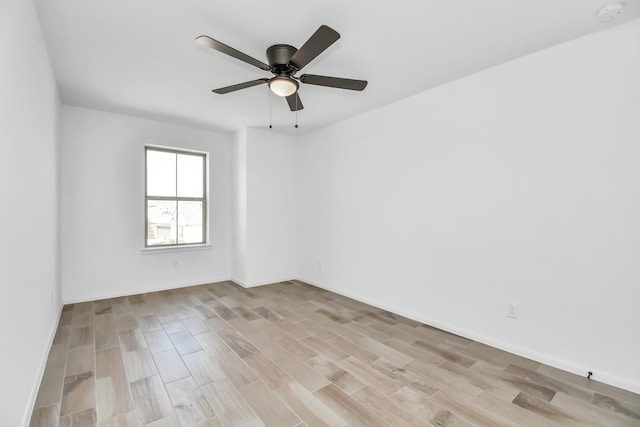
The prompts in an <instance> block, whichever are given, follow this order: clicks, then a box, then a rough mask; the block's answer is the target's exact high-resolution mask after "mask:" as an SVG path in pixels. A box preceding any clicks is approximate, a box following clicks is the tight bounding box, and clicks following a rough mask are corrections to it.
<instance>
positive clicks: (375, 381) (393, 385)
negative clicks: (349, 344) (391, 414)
mask: <svg viewBox="0 0 640 427" xmlns="http://www.w3.org/2000/svg"><path fill="white" fill-rule="evenodd" d="M336 364H337V365H338V366H340V367H341V368H342V369H344V370H345V371H347V372H349V373H350V374H351V375H353V376H354V377H356V378H357V379H358V380H360V381H361V382H363V383H365V384H368V385H370V386H372V387H373V388H375V389H376V390H379V391H381V392H382V393H384V394H385V395H387V396H390V395H392V394H393V393H395V392H396V391H398V390H400V388H402V387H403V386H404V384H403V383H401V382H398V381H394V380H393V379H391V378H389V377H388V376H386V375H384V374H382V373H380V372H379V371H377V370H376V369H374V368H372V367H371V366H369V365H367V364H366V363H364V362H362V361H360V360H358V359H356V358H354V357H348V358H346V359H344V360H340V361H339V362H336Z"/></svg>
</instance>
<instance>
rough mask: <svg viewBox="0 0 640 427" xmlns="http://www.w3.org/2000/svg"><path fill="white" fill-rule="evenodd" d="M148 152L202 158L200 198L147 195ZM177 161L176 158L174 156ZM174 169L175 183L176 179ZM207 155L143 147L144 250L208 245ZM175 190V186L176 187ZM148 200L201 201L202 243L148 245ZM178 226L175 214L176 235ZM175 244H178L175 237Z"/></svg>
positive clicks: (193, 151) (199, 152)
mask: <svg viewBox="0 0 640 427" xmlns="http://www.w3.org/2000/svg"><path fill="white" fill-rule="evenodd" d="M148 151H160V152H165V153H173V154H176V155H178V154H188V155H196V156H201V157H202V162H203V163H202V175H203V176H202V179H203V182H202V197H178V196H177V195H176V197H165V196H150V195H148V194H147V152H148ZM176 161H177V156H176ZM177 173H178V171H177V168H176V181H177V179H178V177H177ZM208 180H209V153H207V152H203V151H195V150H187V149H184V148H174V147H164V146H158V145H145V146H144V249H145V250H162V249H178V248H179V249H187V248H191V249H197V248H198V247H202V246H208V245H209V186H208ZM176 188H177V186H176ZM150 200H168V201H176V202H180V201H201V202H202V241H201V242H194V243H171V244H164V245H161V244H156V245H149V234H148V233H149V203H148V202H149V201H150ZM178 229H179V224H178V223H177V213H176V233H178ZM176 242H178V239H177V236H176Z"/></svg>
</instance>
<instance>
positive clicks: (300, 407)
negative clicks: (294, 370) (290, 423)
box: [275, 382, 345, 427]
mask: <svg viewBox="0 0 640 427" xmlns="http://www.w3.org/2000/svg"><path fill="white" fill-rule="evenodd" d="M275 393H276V395H277V396H278V397H279V398H280V400H282V401H283V402H284V403H285V404H286V405H287V406H288V407H289V408H291V410H292V411H293V412H294V413H295V414H296V415H297V416H298V417H299V418H300V419H301V420H302V422H303V423H304V424H303V425H307V426H318V427H339V426H343V425H344V424H345V421H344V420H343V419H341V418H340V417H339V416H338V415H337V414H336V413H335V412H333V411H332V410H331V409H329V407H328V406H326V405H325V404H324V403H322V402H321V401H320V400H319V399H318V398H316V397H315V396H314V395H313V394H312V393H311V392H310V391H308V390H307V389H306V388H304V387H303V386H302V385H300V384H299V383H297V382H290V383H288V384H286V385H285V386H283V387H281V388H278V389H276V390H275Z"/></svg>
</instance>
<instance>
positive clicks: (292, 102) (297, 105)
mask: <svg viewBox="0 0 640 427" xmlns="http://www.w3.org/2000/svg"><path fill="white" fill-rule="evenodd" d="M287 103H288V104H289V108H290V109H291V111H298V110H302V109H303V108H304V107H303V106H302V101H301V100H300V95H298V92H296V93H294V94H293V95H289V96H287Z"/></svg>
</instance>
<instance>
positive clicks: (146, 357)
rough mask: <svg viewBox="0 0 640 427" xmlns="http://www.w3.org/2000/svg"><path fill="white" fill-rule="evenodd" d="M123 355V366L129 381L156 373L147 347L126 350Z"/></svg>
mask: <svg viewBox="0 0 640 427" xmlns="http://www.w3.org/2000/svg"><path fill="white" fill-rule="evenodd" d="M123 356H124V357H123V359H124V367H125V369H126V371H127V378H128V379H129V382H130V383H132V382H134V381H138V380H139V379H142V378H146V377H150V376H152V375H157V374H158V370H157V369H156V364H155V363H154V361H153V358H152V357H151V352H150V351H149V350H148V349H146V348H143V349H140V350H134V351H127V352H126V353H124V354H123Z"/></svg>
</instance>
